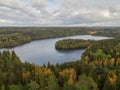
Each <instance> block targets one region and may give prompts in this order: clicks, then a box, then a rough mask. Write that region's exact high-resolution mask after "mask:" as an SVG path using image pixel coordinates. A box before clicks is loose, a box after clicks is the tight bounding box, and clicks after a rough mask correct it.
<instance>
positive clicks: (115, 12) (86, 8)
mask: <svg viewBox="0 0 120 90" xmlns="http://www.w3.org/2000/svg"><path fill="white" fill-rule="evenodd" d="M86 25H90V26H95V25H97V26H109V25H112V26H120V0H0V26H86Z"/></svg>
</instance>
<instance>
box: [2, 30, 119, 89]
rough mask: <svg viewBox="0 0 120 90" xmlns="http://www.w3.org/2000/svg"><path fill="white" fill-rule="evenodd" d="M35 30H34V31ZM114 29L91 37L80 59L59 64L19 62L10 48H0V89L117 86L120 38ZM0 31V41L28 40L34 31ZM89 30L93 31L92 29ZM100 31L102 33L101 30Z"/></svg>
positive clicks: (106, 87)
mask: <svg viewBox="0 0 120 90" xmlns="http://www.w3.org/2000/svg"><path fill="white" fill-rule="evenodd" d="M3 29H4V28H3ZM25 29H26V28H25ZM6 30H7V29H6ZM88 30H89V29H88ZM95 30H96V29H95ZM38 31H39V30H38ZM38 31H37V30H36V31H35V33H36V32H38ZM73 31H74V30H73ZM101 31H102V30H101ZM101 31H100V32H101ZM103 31H104V30H103ZM118 31H119V30H117V29H116V30H114V32H111V30H110V31H109V30H107V31H106V33H105V34H107V36H109V35H111V36H112V35H113V37H115V38H114V39H108V40H100V41H94V42H92V43H90V44H89V45H87V46H86V47H85V48H86V50H85V52H84V53H83V55H82V58H81V60H78V61H73V62H68V63H63V64H59V63H57V64H56V65H51V64H50V62H48V65H43V66H37V65H35V64H31V63H28V62H21V60H20V58H19V57H18V56H17V55H16V53H15V52H14V51H11V52H9V51H2V52H0V90H120V38H119V33H118V34H114V33H116V32H118ZM0 32H1V33H0V36H1V39H0V40H1V41H3V42H4V45H7V44H5V43H6V42H7V43H10V42H16V41H17V43H21V44H22V42H21V41H24V42H26V41H27V42H29V41H31V40H33V38H32V35H33V34H34V32H32V31H29V30H28V31H27V30H25V31H22V30H16V31H15V30H14V31H11V29H10V31H9V30H8V32H6V31H4V30H1V31H0ZM27 32H28V35H27ZM29 32H31V35H30V36H31V37H30V36H29ZM39 32H41V31H39ZM43 32H44V30H43ZM45 32H46V31H45ZM58 32H59V31H58ZM61 32H62V31H61ZM98 32H99V30H98ZM100 32H99V33H100ZM108 32H109V33H108ZM25 33H26V35H25V36H26V38H23V37H25V36H22V35H24V34H25ZM59 33H60V32H59ZM89 33H90V34H93V33H94V35H97V34H96V31H94V32H93V31H92V32H91V31H89ZM100 34H101V35H102V32H101V33H100ZM105 34H104V35H105ZM2 35H3V36H4V37H2ZM7 35H8V36H7ZM9 35H10V36H9ZM14 35H16V36H14ZM39 35H40V33H38V36H39ZM46 35H47V34H46ZM9 37H10V38H9ZM29 37H30V38H29ZM40 37H41V36H40ZM40 37H34V39H35V40H36V39H38V38H39V39H40ZM45 38H47V36H46V37H45ZM52 38H53V37H52ZM17 39H18V40H17ZM26 39H27V40H26ZM41 39H42V38H41ZM15 40H16V41H15ZM68 42H69V41H68ZM72 42H74V41H72ZM80 42H81V40H80ZM82 42H83V41H82ZM85 42H88V41H85ZM70 43H71V40H70ZM75 43H76V41H75ZM77 43H78V42H77ZM2 44H3V43H1V44H0V45H1V46H2ZM17 45H18V44H17ZM3 47H6V46H3ZM7 47H8V46H7ZM41 48H42V47H41Z"/></svg>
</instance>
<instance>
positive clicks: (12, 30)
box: [0, 27, 120, 48]
mask: <svg viewBox="0 0 120 90" xmlns="http://www.w3.org/2000/svg"><path fill="white" fill-rule="evenodd" d="M88 34H90V35H98V36H113V37H119V36H120V32H119V28H100V27H0V48H10V47H15V46H19V45H22V44H25V43H27V42H30V41H33V40H41V39H48V38H58V37H67V36H74V35H88Z"/></svg>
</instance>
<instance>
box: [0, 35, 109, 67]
mask: <svg viewBox="0 0 120 90" xmlns="http://www.w3.org/2000/svg"><path fill="white" fill-rule="evenodd" d="M67 38H73V39H85V40H87V39H92V40H101V39H109V38H108V37H101V36H91V35H78V36H70V37H64V38H53V39H44V40H37V41H32V42H30V43H27V44H24V45H22V46H18V47H15V48H10V49H0V51H3V50H9V51H12V50H14V51H15V52H16V54H17V55H18V56H19V57H20V59H21V60H22V61H23V62H24V61H28V62H30V63H35V64H37V65H43V64H44V63H45V64H47V63H48V62H50V63H51V64H56V63H57V62H58V63H64V62H69V61H76V60H79V59H80V57H81V55H82V53H83V52H84V51H85V49H76V50H60V51H58V50H56V49H55V43H56V42H57V41H59V40H62V39H67Z"/></svg>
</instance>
